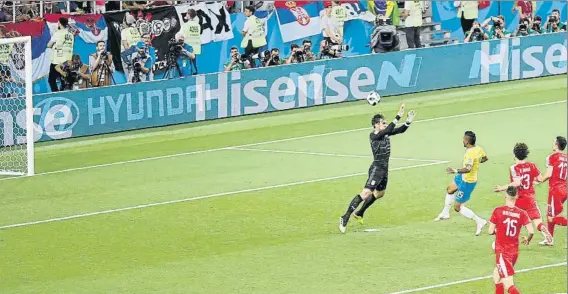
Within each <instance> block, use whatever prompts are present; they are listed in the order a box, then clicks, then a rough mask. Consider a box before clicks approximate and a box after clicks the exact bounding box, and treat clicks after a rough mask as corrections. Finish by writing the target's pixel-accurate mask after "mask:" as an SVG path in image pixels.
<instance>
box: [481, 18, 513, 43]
mask: <svg viewBox="0 0 568 294" xmlns="http://www.w3.org/2000/svg"><path fill="white" fill-rule="evenodd" d="M491 21H492V22H493V25H492V26H491V29H490V30H489V39H491V40H495V39H504V38H506V37H507V36H508V35H509V32H507V31H506V30H505V17H504V16H502V15H499V16H498V17H490V18H488V19H486V20H485V21H484V22H483V24H482V25H481V26H482V27H484V28H486V29H487V28H488V27H489V22H491Z"/></svg>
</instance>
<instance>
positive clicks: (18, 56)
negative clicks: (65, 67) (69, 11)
mask: <svg viewBox="0 0 568 294" xmlns="http://www.w3.org/2000/svg"><path fill="white" fill-rule="evenodd" d="M3 26H4V27H5V28H6V30H7V32H8V34H10V35H12V36H14V37H16V36H31V37H32V78H33V80H34V81H36V80H38V79H41V78H42V77H44V76H46V75H47V74H49V66H50V64H51V59H50V57H51V55H50V53H48V52H47V51H46V48H47V43H49V40H50V39H51V33H50V32H49V28H48V27H47V25H46V24H45V22H43V21H27V22H21V23H5V24H3ZM23 54H24V51H23V47H22V48H14V49H13V50H12V52H11V55H10V70H11V71H12V72H13V73H16V74H18V76H19V77H20V78H21V79H24V76H25V72H24V63H23V60H24V55H23Z"/></svg>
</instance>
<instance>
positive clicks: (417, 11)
mask: <svg viewBox="0 0 568 294" xmlns="http://www.w3.org/2000/svg"><path fill="white" fill-rule="evenodd" d="M423 10H424V4H423V3H422V1H405V2H404V10H403V11H402V13H401V14H400V17H401V19H402V20H403V21H404V23H403V25H404V32H405V33H406V43H407V44H408V48H422V42H421V40H420V28H421V27H422V12H423Z"/></svg>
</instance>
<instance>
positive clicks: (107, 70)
mask: <svg viewBox="0 0 568 294" xmlns="http://www.w3.org/2000/svg"><path fill="white" fill-rule="evenodd" d="M102 67H103V68H102V70H101V73H100V75H99V77H98V79H97V85H96V87H100V86H104V85H101V82H103V80H102V79H101V76H102V77H104V76H106V74H107V73H108V74H109V76H110V80H111V82H112V83H111V85H116V81H115V80H114V76H113V75H112V71H111V70H110V67H109V65H108V64H107V63H106V60H105V61H103V64H102ZM93 86H95V85H93Z"/></svg>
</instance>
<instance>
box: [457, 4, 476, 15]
mask: <svg viewBox="0 0 568 294" xmlns="http://www.w3.org/2000/svg"><path fill="white" fill-rule="evenodd" d="M478 5H479V2H477V1H461V2H460V6H459V8H458V18H461V17H462V13H463V17H464V18H465V19H476V18H477V17H478V15H479V7H478Z"/></svg>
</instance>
